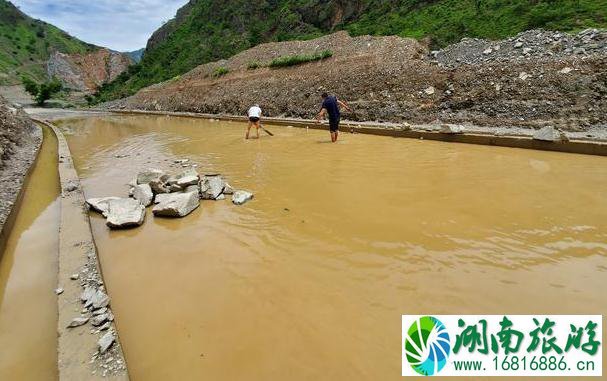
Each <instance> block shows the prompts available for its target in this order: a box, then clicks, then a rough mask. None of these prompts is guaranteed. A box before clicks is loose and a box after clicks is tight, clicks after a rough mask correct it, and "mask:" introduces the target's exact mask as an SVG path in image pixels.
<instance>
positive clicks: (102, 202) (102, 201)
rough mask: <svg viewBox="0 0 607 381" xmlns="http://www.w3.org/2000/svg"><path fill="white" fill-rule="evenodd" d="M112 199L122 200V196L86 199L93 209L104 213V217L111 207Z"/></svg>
mask: <svg viewBox="0 0 607 381" xmlns="http://www.w3.org/2000/svg"><path fill="white" fill-rule="evenodd" d="M112 200H120V197H98V198H89V199H87V200H86V203H87V204H88V206H89V207H90V208H91V209H93V210H94V211H96V212H98V213H101V214H103V217H107V213H108V211H109V209H110V201H112Z"/></svg>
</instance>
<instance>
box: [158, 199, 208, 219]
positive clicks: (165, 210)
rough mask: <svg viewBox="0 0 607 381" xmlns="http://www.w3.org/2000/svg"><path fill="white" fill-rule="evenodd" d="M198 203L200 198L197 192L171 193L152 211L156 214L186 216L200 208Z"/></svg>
mask: <svg viewBox="0 0 607 381" xmlns="http://www.w3.org/2000/svg"><path fill="white" fill-rule="evenodd" d="M198 205H200V200H199V199H198V195H197V194H196V193H171V194H168V195H166V196H165V197H163V198H162V200H161V201H160V202H159V203H158V204H157V205H156V206H154V209H152V212H153V213H154V215H155V216H163V217H184V216H187V215H188V214H190V213H191V212H192V211H193V210H194V209H196V208H198Z"/></svg>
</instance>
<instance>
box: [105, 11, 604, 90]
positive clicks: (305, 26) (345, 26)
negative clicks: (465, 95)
mask: <svg viewBox="0 0 607 381" xmlns="http://www.w3.org/2000/svg"><path fill="white" fill-rule="evenodd" d="M588 27H607V1H606V0H352V1H326V0H273V1H261V0H253V1H251V0H198V1H196V2H190V3H188V4H187V5H186V6H185V7H184V8H182V9H181V10H180V11H179V12H178V16H177V17H176V19H174V20H171V21H169V22H168V23H167V24H165V25H164V26H163V27H162V28H161V29H162V30H161V32H162V33H157V34H156V35H155V36H153V38H152V42H153V43H152V44H151V45H150V48H149V49H147V50H146V52H145V55H144V56H143V59H142V61H141V63H140V64H139V65H137V66H136V68H133V69H130V70H129V71H128V73H126V74H124V75H121V76H119V77H118V79H117V80H116V81H114V82H113V83H112V84H109V85H106V86H104V87H103V88H102V89H101V90H100V91H99V93H98V95H97V98H96V99H97V100H98V101H105V100H111V99H115V98H120V97H125V96H128V95H132V94H134V93H135V92H136V91H137V90H139V89H140V88H142V87H145V86H149V85H151V84H154V83H158V82H162V81H166V80H168V79H170V78H173V77H174V76H176V75H179V74H182V73H185V72H187V71H189V70H191V69H193V68H194V67H196V66H198V65H200V64H203V63H206V62H211V61H216V60H219V59H223V58H228V57H230V56H232V55H234V54H236V53H238V52H240V51H243V50H245V49H248V48H250V47H252V46H255V45H258V44H260V43H262V42H269V41H284V40H293V39H310V38H315V37H319V36H321V35H324V34H327V33H331V32H334V31H337V30H347V31H349V32H350V34H352V35H355V36H356V35H362V34H371V35H399V36H403V37H414V38H428V39H429V41H430V42H431V44H432V46H433V47H434V48H436V47H442V46H445V45H447V44H449V43H452V42H456V41H459V40H460V39H461V38H462V37H479V38H491V39H498V38H504V37H507V36H512V35H515V34H516V33H518V32H521V31H523V30H527V29H531V28H546V29H558V30H562V31H577V30H581V29H584V28H588ZM257 67H259V66H257ZM249 68H250V69H253V68H256V67H255V66H254V65H249Z"/></svg>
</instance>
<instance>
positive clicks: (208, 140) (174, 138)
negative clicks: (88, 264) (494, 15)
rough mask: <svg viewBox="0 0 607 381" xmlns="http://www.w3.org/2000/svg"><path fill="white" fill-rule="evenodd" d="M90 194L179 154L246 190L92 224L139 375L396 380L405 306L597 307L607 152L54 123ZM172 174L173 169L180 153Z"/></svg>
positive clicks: (121, 185) (166, 122) (300, 132)
mask: <svg viewBox="0 0 607 381" xmlns="http://www.w3.org/2000/svg"><path fill="white" fill-rule="evenodd" d="M63 129H64V130H65V131H66V132H67V133H68V134H69V136H68V141H69V144H70V148H71V149H72V153H73V154H74V159H75V162H76V165H77V167H78V170H79V173H80V175H81V176H82V177H83V178H84V182H83V184H84V188H85V192H86V194H87V197H93V196H110V195H126V192H127V187H126V185H125V184H127V183H128V182H129V181H130V179H131V178H132V177H133V176H134V175H135V174H136V172H137V171H138V169H140V168H144V167H149V166H151V167H162V168H167V169H168V168H170V166H171V165H173V166H175V165H174V164H171V163H173V161H174V160H175V159H181V158H189V159H191V160H192V162H194V163H197V164H198V165H199V167H198V168H199V170H200V172H202V173H204V172H220V173H223V174H224V175H225V176H226V177H227V178H228V179H229V181H230V182H231V183H232V184H233V185H234V186H235V187H236V188H239V187H240V188H246V189H250V190H252V191H253V192H255V197H256V198H255V200H254V201H252V202H250V203H248V204H246V205H245V206H242V207H235V206H233V205H231V204H230V203H229V201H227V200H226V201H220V202H207V201H205V202H203V203H202V205H201V208H199V209H197V210H196V211H195V212H193V213H192V214H191V215H190V216H188V217H187V218H185V219H181V220H166V219H156V218H153V217H151V214H150V215H148V219H147V220H146V223H145V225H144V226H143V227H142V228H140V229H136V230H130V231H126V232H110V231H109V230H108V229H107V228H106V227H105V225H104V223H103V222H104V221H103V219H102V218H100V217H98V216H93V231H94V235H95V239H96V242H97V245H98V248H99V251H100V255H101V261H102V266H103V270H104V275H105V277H106V281H107V283H108V287H109V291H110V292H111V293H112V296H113V300H112V303H113V305H114V309H115V312H116V314H117V316H118V324H119V328H120V330H121V338H122V341H123V344H124V348H125V351H126V356H127V360H128V362H129V372H130V374H131V376H132V377H133V379H134V380H168V379H201V378H205V379H212V380H235V379H246V380H269V379H289V380H308V379H318V380H333V379H353V380H354V379H355V380H380V379H381V380H397V379H400V353H401V352H400V349H399V341H400V337H401V332H400V315H401V314H408V313H410V314H424V313H428V314H458V313H462V314H465V313H467V314H476V313H478V314H492V313H494V314H501V313H510V314H516V313H519V314H525V313H550V314H567V313H573V314H575V313H588V314H607V299H606V298H605V296H604V291H603V290H605V289H606V288H607V277H606V275H607V274H606V269H607V203H605V200H606V199H607V165H606V164H607V162H606V161H605V160H606V159H605V158H602V157H591V156H581V155H571V154H558V153H551V152H538V151H529V150H518V149H509V148H495V147H484V146H474V145H463V144H447V143H440V142H430V141H418V140H410V139H394V138H386V137H376V136H365V135H350V134H343V140H342V141H340V142H339V143H338V144H318V142H320V141H326V140H327V139H328V138H329V136H328V133H327V132H324V131H312V130H310V131H307V130H304V129H296V128H286V127H270V129H271V130H272V132H274V133H275V134H276V136H275V137H273V138H272V137H267V136H263V137H262V139H260V140H259V141H256V140H252V141H244V139H243V137H244V129H245V126H244V125H242V124H238V123H224V122H210V121H203V120H195V119H185V118H167V117H143V116H136V117H126V116H115V117H103V118H99V119H86V120H76V121H68V122H65V123H63ZM175 170H176V169H175Z"/></svg>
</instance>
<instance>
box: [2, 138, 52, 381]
mask: <svg viewBox="0 0 607 381" xmlns="http://www.w3.org/2000/svg"><path fill="white" fill-rule="evenodd" d="M58 176H59V175H58V172H57V141H56V138H55V136H54V135H53V133H52V132H51V131H50V130H48V129H46V128H45V129H44V142H43V143H42V147H41V150H40V153H39V155H38V160H37V162H36V164H35V166H34V168H33V170H32V172H31V175H30V179H29V181H28V183H27V185H26V188H25V193H24V195H23V201H22V203H21V207H20V209H19V214H18V215H17V218H16V220H15V225H14V227H13V229H12V231H11V233H10V235H9V236H8V238H7V243H6V249H5V251H4V253H2V254H1V257H0V380H20V381H21V380H45V381H46V380H54V379H57V300H56V295H55V293H54V291H53V290H54V289H55V288H56V287H57V252H58V249H59V213H60V209H59V201H58V196H59V177H58Z"/></svg>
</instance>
